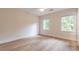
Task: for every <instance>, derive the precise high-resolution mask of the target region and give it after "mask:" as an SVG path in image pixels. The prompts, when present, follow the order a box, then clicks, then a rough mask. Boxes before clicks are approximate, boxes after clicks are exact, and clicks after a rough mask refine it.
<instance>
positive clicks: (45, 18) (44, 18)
mask: <svg viewBox="0 0 79 59" xmlns="http://www.w3.org/2000/svg"><path fill="white" fill-rule="evenodd" d="M45 20H49V29H44V27H42V28H43V30H44V31H49V30H50V18H49V16H48V15H46V16H44V17H43V21H42V26H44V24H43V22H44V21H45Z"/></svg>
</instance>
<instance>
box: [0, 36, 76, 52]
mask: <svg viewBox="0 0 79 59" xmlns="http://www.w3.org/2000/svg"><path fill="white" fill-rule="evenodd" d="M75 50H76V49H75V48H73V47H71V46H70V42H69V41H65V40H59V39H55V38H50V37H45V36H36V37H31V38H24V39H19V40H16V41H13V42H8V43H5V44H1V45H0V51H75Z"/></svg>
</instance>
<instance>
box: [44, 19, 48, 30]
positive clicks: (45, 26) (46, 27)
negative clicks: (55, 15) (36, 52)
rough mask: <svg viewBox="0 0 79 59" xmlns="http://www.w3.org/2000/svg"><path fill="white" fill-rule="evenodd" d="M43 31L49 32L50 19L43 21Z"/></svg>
mask: <svg viewBox="0 0 79 59" xmlns="http://www.w3.org/2000/svg"><path fill="white" fill-rule="evenodd" d="M43 30H49V19H48V18H45V19H44V20H43Z"/></svg>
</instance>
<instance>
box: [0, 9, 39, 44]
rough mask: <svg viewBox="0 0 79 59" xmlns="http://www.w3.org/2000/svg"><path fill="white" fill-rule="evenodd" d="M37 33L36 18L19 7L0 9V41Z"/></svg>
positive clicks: (3, 41)
mask: <svg viewBox="0 0 79 59" xmlns="http://www.w3.org/2000/svg"><path fill="white" fill-rule="evenodd" d="M36 34H38V18H37V16H34V15H32V14H29V13H27V12H24V11H22V10H20V9H0V43H5V42H9V41H13V40H16V39H19V38H23V37H29V36H33V35H36Z"/></svg>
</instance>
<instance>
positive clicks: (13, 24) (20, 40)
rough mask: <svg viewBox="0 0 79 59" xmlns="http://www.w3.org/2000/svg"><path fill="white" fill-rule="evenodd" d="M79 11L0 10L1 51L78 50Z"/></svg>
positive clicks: (58, 9) (76, 9)
mask: <svg viewBox="0 0 79 59" xmlns="http://www.w3.org/2000/svg"><path fill="white" fill-rule="evenodd" d="M78 18H79V9H78V8H0V51H78V50H79V37H78V35H79V34H78V33H79V31H78V30H79V24H78V22H79V20H78Z"/></svg>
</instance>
